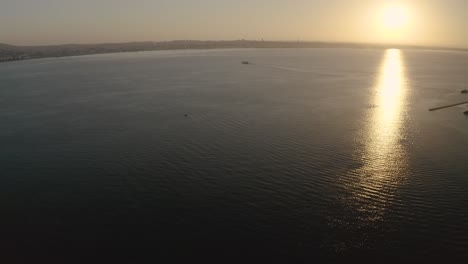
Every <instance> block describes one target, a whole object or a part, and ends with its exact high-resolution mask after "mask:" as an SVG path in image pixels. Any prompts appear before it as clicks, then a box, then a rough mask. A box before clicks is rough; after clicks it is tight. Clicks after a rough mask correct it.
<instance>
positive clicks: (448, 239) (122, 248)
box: [0, 49, 468, 263]
mask: <svg viewBox="0 0 468 264" xmlns="http://www.w3.org/2000/svg"><path fill="white" fill-rule="evenodd" d="M245 60H247V61H249V62H250V64H249V65H243V64H242V63H241V62H242V61H245ZM463 89H468V53H456V52H442V51H437V52H435V51H409V50H365V49H363V50H353V49H270V50H213V51H204V50H200V51H165V52H141V53H125V54H111V55H95V56H83V57H69V58H59V59H40V60H31V61H22V62H13V63H3V64H0V168H1V172H0V175H1V176H0V209H1V217H0V234H1V236H0V248H1V250H2V251H4V252H5V253H6V254H7V256H11V257H12V258H14V259H24V258H29V257H31V258H33V257H47V258H49V259H55V258H59V257H60V258H68V260H74V259H75V260H76V258H78V257H79V256H83V255H87V256H92V255H99V256H101V257H102V256H105V257H106V258H107V259H108V260H111V259H112V258H113V257H114V258H116V259H117V258H119V259H120V260H127V261H128V262H129V263H137V262H132V261H134V260H136V259H138V258H143V257H145V258H146V257H151V256H152V257H154V258H160V257H161V256H173V257H174V258H177V257H180V256H184V257H190V256H197V257H200V256H201V257H205V258H210V257H220V259H219V260H220V261H221V262H220V263H222V262H223V261H226V260H230V259H232V258H240V259H242V258H245V259H251V258H252V257H260V258H263V259H264V260H268V259H270V260H271V259H274V260H278V259H283V260H287V261H306V260H307V261H312V260H314V259H316V258H318V257H359V258H361V257H363V256H380V257H402V258H413V259H429V258H432V257H436V256H449V255H450V256H467V255H468V161H467V155H468V117H467V116H465V115H464V114H463V112H464V111H467V110H468V105H465V106H463V105H462V106H458V107H453V108H449V109H445V110H440V111H436V112H429V111H428V109H429V108H431V107H436V106H441V105H444V104H451V103H457V102H462V101H468V95H463V94H461V93H460V91H461V90H463ZM244 263H246V262H244Z"/></svg>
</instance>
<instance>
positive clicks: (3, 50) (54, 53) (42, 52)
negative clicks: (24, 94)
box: [0, 40, 468, 62]
mask: <svg viewBox="0 0 468 264" xmlns="http://www.w3.org/2000/svg"><path fill="white" fill-rule="evenodd" d="M229 48H360V49H362V48H373V49H376V48H377V49H384V48H404V49H433V50H456V51H468V49H460V48H443V47H442V48H441V47H422V46H408V45H383V44H358V43H330V42H286V41H250V40H236V41H192V40H176V41H167V42H130V43H103V44H67V45H54V46H12V45H8V44H0V62H2V61H3V62H4V61H14V60H25V59H35V58H48V57H65V56H79V55H89V54H102V53H116V52H135V51H152V50H181V49H229Z"/></svg>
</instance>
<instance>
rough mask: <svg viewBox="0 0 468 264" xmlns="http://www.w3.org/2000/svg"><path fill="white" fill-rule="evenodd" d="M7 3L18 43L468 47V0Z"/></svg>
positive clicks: (0, 12)
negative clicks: (263, 42)
mask: <svg viewBox="0 0 468 264" xmlns="http://www.w3.org/2000/svg"><path fill="white" fill-rule="evenodd" d="M0 6H1V8H0V42H1V43H9V44H16V45H38V44H63V43H100V42H130V41H162V40H176V39H193V40H234V39H252V40H255V39H261V38H263V39H265V40H298V39H300V40H303V41H347V42H366V43H367V42H371V43H402V44H417V45H436V46H453V47H468V19H467V18H466V16H467V15H468V1H467V0H294V1H286V0H236V1H232V0H80V1H77V0H0ZM402 10H403V11H402ZM393 19H394V20H395V21H392V20H393Z"/></svg>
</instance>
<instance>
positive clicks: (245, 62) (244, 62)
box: [242, 61, 250, 64]
mask: <svg viewBox="0 0 468 264" xmlns="http://www.w3.org/2000/svg"><path fill="white" fill-rule="evenodd" d="M242 64H250V62H248V61H243V62H242Z"/></svg>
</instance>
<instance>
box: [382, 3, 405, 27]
mask: <svg viewBox="0 0 468 264" xmlns="http://www.w3.org/2000/svg"><path fill="white" fill-rule="evenodd" d="M408 19H409V15H408V9H407V8H406V7H405V6H399V5H395V6H387V7H386V8H384V10H383V14H382V23H383V26H384V27H386V28H389V29H400V28H403V27H405V26H406V25H407V23H408Z"/></svg>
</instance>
